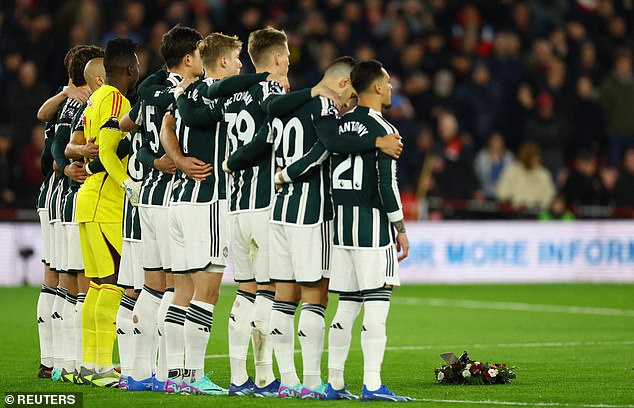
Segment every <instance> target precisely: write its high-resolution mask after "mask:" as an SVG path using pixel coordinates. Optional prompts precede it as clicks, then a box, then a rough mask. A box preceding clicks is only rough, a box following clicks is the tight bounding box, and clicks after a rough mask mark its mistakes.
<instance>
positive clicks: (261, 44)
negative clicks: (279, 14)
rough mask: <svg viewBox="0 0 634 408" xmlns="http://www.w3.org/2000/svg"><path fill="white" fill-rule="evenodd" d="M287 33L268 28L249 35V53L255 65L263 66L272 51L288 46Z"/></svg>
mask: <svg viewBox="0 0 634 408" xmlns="http://www.w3.org/2000/svg"><path fill="white" fill-rule="evenodd" d="M286 41H287V37H286V33H285V32H284V31H280V30H276V29H275V28H273V27H266V28H263V29H261V30H256V31H254V32H252V33H251V34H249V44H248V47H247V48H248V51H249V56H250V57H251V61H253V65H256V66H257V65H259V64H261V63H262V62H263V61H264V59H265V58H266V57H267V56H268V54H269V53H270V52H271V51H274V50H275V49H276V48H279V49H280V51H281V50H282V49H283V48H284V47H285V46H286Z"/></svg>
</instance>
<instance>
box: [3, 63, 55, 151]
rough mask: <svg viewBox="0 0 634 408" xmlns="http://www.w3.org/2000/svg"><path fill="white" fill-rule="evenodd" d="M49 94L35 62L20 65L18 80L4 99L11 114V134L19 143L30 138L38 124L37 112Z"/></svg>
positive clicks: (5, 106) (7, 110)
mask: <svg viewBox="0 0 634 408" xmlns="http://www.w3.org/2000/svg"><path fill="white" fill-rule="evenodd" d="M48 96H49V90H48V87H47V86H46V85H45V84H44V83H42V81H40V79H39V77H38V70H37V67H36V66H35V63H33V62H32V61H27V62H25V63H23V64H22V65H20V68H19V71H18V81H17V83H14V84H12V86H11V87H10V88H9V91H8V92H7V95H6V98H4V99H3V104H4V109H5V110H6V112H7V113H8V116H9V126H10V129H11V130H10V131H11V134H10V136H11V137H12V138H13V141H14V142H15V143H16V144H17V145H23V144H25V143H26V142H27V141H28V140H29V135H30V134H31V130H32V129H33V127H34V126H35V125H37V124H38V120H37V117H36V116H35V112H37V110H38V108H39V107H40V105H42V102H44V101H45V100H46V98H48Z"/></svg>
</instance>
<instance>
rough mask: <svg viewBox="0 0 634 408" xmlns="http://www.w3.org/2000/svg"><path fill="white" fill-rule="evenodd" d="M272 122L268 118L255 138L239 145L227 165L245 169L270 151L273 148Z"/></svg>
mask: <svg viewBox="0 0 634 408" xmlns="http://www.w3.org/2000/svg"><path fill="white" fill-rule="evenodd" d="M270 135H271V124H270V122H269V121H268V120H267V121H266V123H265V124H264V125H262V126H261V127H260V129H259V130H258V133H256V135H255V137H254V138H253V140H251V141H250V142H249V143H247V144H245V145H243V146H241V147H239V148H238V149H237V150H236V151H235V152H233V154H232V155H231V156H229V158H228V159H227V166H228V167H229V168H230V169H231V170H233V171H238V170H244V169H246V168H248V167H251V166H253V163H254V162H255V161H256V160H257V159H258V158H260V157H261V156H263V155H265V154H267V153H270V152H271V149H273V140H272V138H271V136H270Z"/></svg>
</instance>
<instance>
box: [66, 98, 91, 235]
mask: <svg viewBox="0 0 634 408" xmlns="http://www.w3.org/2000/svg"><path fill="white" fill-rule="evenodd" d="M86 106H88V102H84V103H83V104H82V105H81V106H80V107H79V110H78V111H77V112H76V113H75V116H74V117H73V121H72V122H71V124H70V135H71V137H72V135H73V133H74V132H75V131H76V130H81V131H82V132H83V130H84V111H85V110H86ZM72 161H73V160H71V162H72ZM80 187H81V184H80V183H78V182H76V181H74V180H72V179H69V187H68V190H67V191H66V194H65V195H64V198H63V202H62V208H63V210H62V222H64V223H74V222H75V208H76V203H77V192H78V191H79V188H80Z"/></svg>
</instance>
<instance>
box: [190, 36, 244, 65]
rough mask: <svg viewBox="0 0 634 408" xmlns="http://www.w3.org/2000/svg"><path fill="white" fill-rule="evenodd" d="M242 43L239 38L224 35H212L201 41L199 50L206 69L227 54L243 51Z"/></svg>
mask: <svg viewBox="0 0 634 408" xmlns="http://www.w3.org/2000/svg"><path fill="white" fill-rule="evenodd" d="M241 49H242V41H240V40H239V39H238V37H237V36H235V35H234V36H230V35H225V34H223V33H212V34H209V35H208V36H207V37H205V38H203V39H202V40H200V42H199V43H198V50H199V51H200V57H201V58H202V60H203V65H204V66H205V67H212V66H213V65H215V64H216V63H217V62H218V60H219V59H220V58H221V57H222V56H224V55H225V54H226V53H227V52H231V51H233V50H241Z"/></svg>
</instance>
